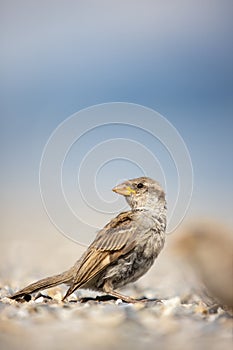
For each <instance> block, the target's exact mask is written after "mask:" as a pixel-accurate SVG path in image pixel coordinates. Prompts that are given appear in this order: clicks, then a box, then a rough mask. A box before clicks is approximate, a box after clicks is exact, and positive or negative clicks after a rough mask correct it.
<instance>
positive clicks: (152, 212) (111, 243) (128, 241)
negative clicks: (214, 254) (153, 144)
mask: <svg viewBox="0 0 233 350" xmlns="http://www.w3.org/2000/svg"><path fill="white" fill-rule="evenodd" d="M113 191H114V192H116V193H118V194H121V195H123V196H125V198H126V201H127V202H128V204H129V205H130V207H131V210H130V211H127V212H123V213H120V214H119V215H118V216H117V217H116V218H114V219H112V220H111V221H110V222H109V223H108V224H107V225H106V226H105V227H104V228H103V229H102V230H100V231H99V232H98V233H97V236H96V238H95V240H94V241H93V242H92V243H91V245H90V246H89V247H88V248H87V250H86V251H85V252H84V254H83V255H82V256H81V258H80V259H79V260H78V261H77V262H76V263H75V264H74V266H72V267H71V268H70V269H69V270H67V271H65V272H63V273H60V274H58V275H55V276H51V277H47V278H44V279H42V280H39V281H37V282H35V283H32V284H30V285H29V286H27V287H25V288H23V289H22V290H20V291H18V292H17V293H15V294H14V295H13V296H11V297H10V298H11V299H18V298H21V297H24V296H25V295H28V294H30V293H33V292H36V291H39V290H41V289H46V288H50V287H53V286H56V285H58V284H61V283H65V284H67V285H69V289H68V291H67V292H66V294H65V296H64V298H63V300H64V299H66V298H67V297H68V296H69V295H70V294H72V293H73V292H74V291H75V290H76V289H78V288H81V289H91V290H95V291H101V292H104V293H107V294H109V295H111V296H113V297H116V298H119V299H121V300H123V301H125V302H130V303H134V302H136V301H137V300H135V299H133V298H130V297H128V296H124V295H121V294H120V293H119V292H117V291H116V290H115V289H116V288H120V287H123V286H125V285H126V284H128V283H130V282H134V281H136V280H137V279H138V278H140V277H141V276H142V275H144V274H145V273H146V272H147V271H148V270H149V268H150V267H151V266H152V264H153V263H154V260H155V259H156V257H157V256H158V254H159V253H160V251H161V249H162V248H163V246H164V240H165V229H166V200H165V193H164V191H163V189H162V188H161V186H160V185H159V184H158V182H156V181H154V180H152V179H150V178H147V177H140V178H137V179H132V180H128V181H125V182H123V183H122V184H120V185H118V186H116V187H114V188H113Z"/></svg>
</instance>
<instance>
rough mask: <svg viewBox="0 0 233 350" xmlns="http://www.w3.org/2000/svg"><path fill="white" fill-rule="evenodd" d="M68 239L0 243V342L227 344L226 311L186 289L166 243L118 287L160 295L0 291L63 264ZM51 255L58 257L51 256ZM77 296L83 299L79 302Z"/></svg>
mask: <svg viewBox="0 0 233 350" xmlns="http://www.w3.org/2000/svg"><path fill="white" fill-rule="evenodd" d="M71 245H72V242H68V243H64V241H63V240H62V239H61V238H59V239H58V240H57V241H54V240H53V242H47V241H46V249H45V248H44V247H45V245H44V242H43V244H41V246H40V244H39V243H38V242H37V245H36V247H35V244H33V245H30V240H29V241H28V240H21V241H20V249H19V242H17V241H15V240H14V241H13V240H12V241H11V240H8V241H7V242H5V247H4V246H3V248H5V249H3V253H2V255H1V258H2V259H3V260H4V262H3V261H1V266H2V267H3V268H2V273H1V277H0V288H1V289H0V298H1V299H0V347H1V349H4V350H5V349H7V350H8V349H9V350H11V349H12V350H15V349H22V350H24V349H25V350H27V349H35V350H37V349H38V350H40V349H52V350H53V349H54V350H55V349H56V350H57V349H58V350H59V349H65V348H68V349H71V350H72V349H80V350H89V349H97V350H98V349H113V350H114V349H135V350H136V349H144V348H146V349H165V350H166V349H179V350H180V349H181V350H182V349H185V350H189V349H190V350H195V349H198V350H200V349H206V348H207V347H210V348H211V349H221V350H225V349H232V326H233V319H232V316H231V315H230V313H229V312H226V311H224V310H223V309H222V308H221V307H215V306H214V305H212V306H207V305H206V304H205V302H204V300H203V299H202V297H200V296H199V295H198V294H197V293H196V292H195V293H194V291H193V289H192V287H191V284H190V283H189V281H186V279H185V277H184V275H183V273H181V271H180V267H179V265H176V261H175V260H174V257H173V256H172V254H171V249H169V244H167V247H166V249H165V250H164V252H163V253H162V254H161V256H160V257H159V259H158V261H157V262H156V264H155V266H154V267H153V268H152V269H151V271H150V272H149V273H148V274H147V275H146V276H145V277H143V278H142V279H141V280H139V281H138V282H137V283H136V284H135V285H133V286H129V287H128V288H127V289H125V290H122V292H124V293H125V294H127V295H130V296H133V297H138V298H140V297H147V298H149V299H153V298H159V299H160V300H161V301H149V302H147V303H141V302H139V303H136V304H126V303H123V302H122V301H121V300H105V299H104V298H102V300H101V298H100V299H96V294H94V293H91V292H89V291H78V293H77V294H72V295H71V296H70V298H69V300H68V302H65V303H63V302H61V298H62V295H63V294H64V292H65V290H66V287H65V286H64V287H63V286H61V287H60V286H59V287H56V288H53V289H51V290H47V291H43V294H42V295H41V294H37V295H36V296H35V297H34V298H33V299H32V300H30V301H29V302H22V303H19V302H16V301H12V300H10V299H8V298H7V295H9V294H10V293H12V292H13V291H15V290H17V289H18V288H19V287H23V286H24V285H25V284H27V283H29V282H32V281H33V280H36V279H37V278H40V277H44V276H45V275H48V274H50V273H54V272H59V271H62V270H64V269H65V268H66V267H68V266H69V265H68V266H67V263H69V261H72V262H74V261H75V260H76V258H77V256H79V255H80V254H79V253H78V255H77V247H71ZM52 247H53V248H52ZM54 247H56V249H54ZM80 249H81V248H80ZM26 251H27V254H25V252H26ZM49 251H50V252H51V251H52V254H51V253H50V256H51V255H52V256H51V260H52V262H51V264H48V252H49ZM80 252H81V250H80ZM58 255H59V257H60V256H64V260H62V259H59V261H57V262H56V261H55V260H54V259H55V257H56V256H58ZM16 256H17V259H18V262H17V264H16V263H15V260H16ZM66 256H67V257H68V258H67V259H66ZM29 259H30V268H29V264H28V261H29ZM46 259H47V260H46ZM67 260H68V261H67ZM64 261H65V262H66V264H64ZM71 264H72V263H71ZM71 264H70V265H71ZM80 298H86V299H83V300H82V302H80V301H79V300H80Z"/></svg>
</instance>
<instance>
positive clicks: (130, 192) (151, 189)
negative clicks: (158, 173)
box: [112, 177, 166, 210]
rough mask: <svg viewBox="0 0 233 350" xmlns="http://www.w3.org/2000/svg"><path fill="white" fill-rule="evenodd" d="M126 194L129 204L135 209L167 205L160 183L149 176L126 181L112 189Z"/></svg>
mask: <svg viewBox="0 0 233 350" xmlns="http://www.w3.org/2000/svg"><path fill="white" fill-rule="evenodd" d="M112 190H113V191H114V192H116V193H118V194H121V195H123V196H125V198H126V200H127V202H128V204H129V205H130V206H131V208H132V209H133V210H135V209H154V208H156V207H158V206H160V204H161V205H163V206H165V204H166V201H165V193H164V191H163V189H162V187H161V186H160V184H159V183H158V182H157V181H155V180H153V179H150V178H149V177H139V178H136V179H132V180H128V181H125V182H123V183H121V184H119V185H117V186H116V187H114V188H113V189H112Z"/></svg>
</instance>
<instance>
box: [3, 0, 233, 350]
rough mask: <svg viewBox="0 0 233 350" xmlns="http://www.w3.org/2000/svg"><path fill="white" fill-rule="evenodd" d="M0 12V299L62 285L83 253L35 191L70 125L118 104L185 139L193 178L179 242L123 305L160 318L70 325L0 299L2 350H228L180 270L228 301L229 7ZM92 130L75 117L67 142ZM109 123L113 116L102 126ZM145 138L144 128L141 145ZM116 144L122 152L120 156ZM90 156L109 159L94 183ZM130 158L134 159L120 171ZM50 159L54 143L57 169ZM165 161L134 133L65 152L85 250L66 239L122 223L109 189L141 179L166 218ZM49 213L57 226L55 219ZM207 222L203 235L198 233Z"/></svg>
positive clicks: (148, 0) (23, 4) (232, 46)
mask: <svg viewBox="0 0 233 350" xmlns="http://www.w3.org/2000/svg"><path fill="white" fill-rule="evenodd" d="M0 7H1V8H0V47H1V54H0V55H1V61H0V62H1V65H0V66H1V68H0V69H1V79H0V108H1V129H0V133H1V134H0V157H1V172H0V184H1V204H0V239H1V241H0V242H1V243H0V263H1V270H0V291H1V293H2V294H1V295H9V293H11V292H12V290H16V289H18V288H20V287H21V288H22V287H24V286H25V285H26V284H27V283H30V282H32V280H36V279H37V278H41V277H44V276H45V275H49V274H52V273H57V272H60V271H63V270H64V269H66V268H68V267H70V266H71V265H72V264H73V263H74V261H76V259H77V258H78V257H79V256H80V254H81V253H82V252H83V250H84V247H82V246H81V245H78V244H75V243H74V242H73V241H72V240H70V239H67V237H65V236H64V235H62V234H61V233H60V231H59V229H58V228H57V227H56V222H55V223H52V222H51V220H50V218H49V216H48V215H47V213H46V211H45V208H44V206H43V203H42V199H41V194H40V186H39V171H40V161H41V157H42V154H43V150H44V147H45V145H46V143H47V141H48V139H49V137H50V136H51V134H52V133H53V132H54V131H55V129H56V128H57V127H58V126H59V125H60V124H61V123H63V122H65V123H66V121H67V118H68V117H70V116H71V115H73V114H74V113H77V112H78V111H80V110H82V109H84V108H88V107H90V106H93V105H97V104H102V103H109V102H115V101H116V102H124V103H131V104H139V105H143V106H145V107H148V108H151V109H153V110H155V111H157V112H158V113H160V114H161V115H162V116H164V117H165V118H166V119H167V120H168V121H169V122H170V123H171V125H173V127H174V128H175V129H176V130H177V131H178V133H179V134H180V136H181V138H183V140H184V142H185V144H186V146H187V148H188V151H189V153H190V157H191V161H192V166H193V174H194V188H193V196H192V200H191V203H190V207H189V210H188V212H187V213H186V216H185V218H184V224H186V226H183V225H182V226H180V227H179V230H181V231H182V230H183V236H182V232H181V236H180V238H179V234H180V233H179V232H178V233H177V234H172V235H169V236H168V237H167V244H166V249H164V250H163V252H162V253H161V255H160V257H159V259H158V261H157V262H156V264H155V266H153V268H152V269H151V270H150V271H149V273H148V274H146V276H145V277H143V278H142V279H141V280H140V281H139V282H138V283H137V285H136V287H135V289H132V288H131V287H129V288H131V289H130V290H128V292H126V294H128V295H135V294H136V295H139V296H142V295H146V296H147V297H149V298H150V297H158V298H161V299H165V300H164V304H162V305H160V306H158V308H156V307H152V308H145V309H144V311H143V310H142V311H141V309H140V308H137V307H135V308H132V307H131V306H130V305H126V306H124V305H120V306H119V305H117V306H116V305H109V304H106V305H103V304H101V305H93V304H92V307H90V308H88V305H84V307H82V306H83V304H76V303H75V304H74V305H73V306H74V308H73V310H74V312H73V313H72V312H71V309H70V308H71V305H66V306H68V308H64V307H63V306H62V305H59V304H56V303H55V305H52V306H51V307H49V306H50V305H44V303H42V304H40V303H39V304H38V307H36V306H35V305H36V304H35V303H32V304H30V303H26V305H25V304H21V305H20V306H19V305H14V304H13V305H7V304H8V303H9V299H7V298H5V299H7V301H6V303H7V304H3V303H4V301H3V302H2V301H1V305H0V306H1V317H0V338H1V339H0V343H1V344H2V347H3V348H5V349H6V348H7V349H12V350H13V349H18V348H19V344H20V346H21V348H22V347H23V348H24V349H32V348H34V349H41V348H43V349H44V348H51V349H56V350H57V349H64V348H67V344H69V346H70V347H71V348H74V349H76V348H77V339H78V341H79V346H81V347H82V349H90V348H95V349H103V348H112V349H119V348H122V349H126V348H132V347H133V348H135V349H142V348H145V347H146V348H148V349H150V348H151V349H154V344H157V345H158V344H159V345H158V346H159V348H163V349H171V348H173V349H192V350H195V349H198V350H200V349H206V348H207V347H211V349H216V350H218V349H231V347H232V333H231V329H232V328H231V327H232V323H230V318H229V317H227V316H224V314H223V315H222V314H221V313H223V310H222V309H220V311H219V313H216V311H215V314H211V312H209V310H208V309H207V308H206V305H205V304H203V300H205V299H200V298H199V299H198V298H197V297H196V295H195V293H194V292H193V289H192V287H190V284H189V282H187V281H188V279H189V277H190V273H189V271H188V270H187V271H186V273H187V275H186V276H187V277H188V278H186V277H184V276H183V274H182V273H183V269H184V267H185V268H186V265H188V264H186V263H187V262H188V263H190V264H191V265H192V267H193V268H194V270H196V272H198V274H197V279H198V282H194V283H193V285H194V286H195V287H196V289H197V290H198V293H199V295H201V293H200V291H202V289H200V288H199V282H200V281H201V282H202V281H203V280H204V282H205V283H204V287H205V288H207V290H208V291H209V292H210V294H211V296H214V297H216V298H217V300H220V302H222V303H226V304H228V305H232V294H230V293H227V292H229V291H230V289H231V286H232V284H231V276H232V272H231V271H232V270H231V268H232V260H231V259H232V249H231V244H232V239H231V238H229V237H228V236H227V235H226V237H225V232H229V231H232V225H233V219H232V210H233V199H232V198H233V181H232V179H233V162H232V149H233V137H232V131H233V98H232V97H233V72H232V70H233V64H232V62H233V40H232V27H233V22H232V17H233V2H232V0H222V1H218V0H203V1H199V0H188V1H187V0H171V1H169V0H140V1H139V0H118V1H114V0H113V1H109V0H108V1H107V0H106V1H103V0H99V1H95V0H85V1H82V0H76V1H74V0H70V1H64V0H46V1H45V0H40V1H37V0H34V1H32V0H21V1H17V0H1V1H0ZM131 106H132V105H131ZM102 117H103V116H102V114H101V113H100V114H98V113H97V114H96V115H94V117H93V116H92V118H93V119H92V122H90V119H88V118H89V117H88V118H85V113H84V114H81V115H80V118H79V123H80V124H79V126H78V129H77V132H78V131H81V130H84V129H85V128H86V127H87V124H88V123H89V124H88V125H89V127H90V128H91V127H92V126H94V125H96V123H97V124H98V123H100V122H101V120H102ZM130 118H132V114H130ZM133 118H135V123H137V122H138V121H139V120H141V116H140V115H136V114H135V115H133ZM113 119H114V113H113V114H112V113H110V114H109V121H110V122H112V121H114V120H113ZM131 124H134V120H132V119H131ZM63 125H66V124H63ZM147 126H148V125H147ZM154 128H155V125H154V122H153V121H152V122H151V131H152V130H153V129H154ZM149 130H150V126H149ZM75 131H76V130H75V129H71V131H70V135H72V133H75ZM63 136H64V134H63V135H62V134H60V139H59V141H60V142H61V144H62V142H63V141H64V137H63ZM65 136H67V135H66V134H65ZM68 136H69V135H68ZM121 137H123V138H125V139H126V140H132V142H131V143H130V144H129V143H128V144H126V143H125V142H123V141H122V142H120V138H121ZM109 139H113V143H112V145H111V147H110V143H106V144H105V148H102V146H103V144H101V143H102V142H105V141H108V140H109ZM172 141H173V138H172ZM114 142H117V143H114ZM139 144H140V145H141V146H140V147H141V148H140V149H141V150H142V149H143V146H144V147H147V149H149V153H147V156H144V155H146V153H145V152H144V153H143V152H141V151H137V150H138V148H137V147H138V145H139ZM93 149H98V150H99V155H105V154H107V155H108V157H110V159H111V152H110V153H108V151H109V150H111V151H117V152H116V153H113V154H116V155H117V156H116V158H114V156H112V159H113V160H111V161H110V162H105V160H106V159H105V160H103V162H102V163H100V164H98V163H97V165H98V169H95V168H94V169H93V168H91V166H93V164H95V163H94V161H95V160H96V157H95V153H93V152H92V151H93ZM129 150H133V152H132V154H133V155H134V156H136V158H133V159H131V157H128V154H129V152H128V151H129ZM59 154H60V145H59V143H58V148H57V152H54V158H55V155H56V156H57V155H59ZM126 155H127V157H128V158H129V159H128V160H127V159H124V157H126ZM87 156H88V157H87ZM151 157H154V159H157V162H154V161H151V159H152V158H151ZM170 158H171V157H170ZM170 158H169V155H168V154H167V152H166V149H164V147H162V145H161V143H160V142H159V141H158V140H156V138H155V137H154V138H153V137H151V135H150V134H148V133H146V132H143V131H142V130H139V129H136V128H134V127H132V125H131V126H128V127H127V126H123V125H115V126H112V125H105V126H104V125H102V127H101V128H95V129H93V130H92V131H90V132H87V133H86V134H85V135H83V137H82V138H81V139H80V140H79V141H77V142H75V143H74V144H73V145H72V147H71V148H70V150H69V153H68V154H67V157H66V159H65V162H64V164H63V165H64V169H62V171H63V176H64V177H63V179H62V180H63V190H64V195H66V197H67V199H68V202H69V204H70V205H71V209H74V211H75V213H76V214H80V213H81V212H82V215H84V216H85V215H86V216H85V220H86V221H87V223H88V224H89V225H91V226H92V227H91V226H90V227H89V228H90V232H91V234H90V236H88V237H87V232H86V230H80V229H79V227H78V226H77V235H78V236H77V238H78V239H79V240H83V241H85V243H88V242H89V241H90V240H91V239H92V238H94V236H95V233H96V227H99V226H102V225H103V224H104V223H105V222H106V221H108V220H109V218H110V217H112V216H114V215H115V211H114V210H113V211H112V212H111V209H112V208H113V209H114V208H117V211H120V210H122V208H123V207H124V206H125V204H124V201H123V198H122V199H119V200H120V201H121V202H119V205H118V202H116V195H115V194H114V193H112V192H111V188H112V187H113V186H114V185H115V184H116V182H119V181H120V180H122V179H125V178H132V177H136V176H141V175H143V174H144V173H146V174H147V175H149V176H151V177H154V178H156V179H158V180H159V181H161V182H162V183H163V185H164V178H165V180H166V181H165V182H166V184H167V187H166V191H167V198H168V209H169V213H170V212H171V210H172V208H171V207H172V206H173V205H174V203H175V193H176V192H177V190H178V181H177V174H176V167H175V165H176V164H174V162H172V161H171V159H170ZM50 159H51V161H52V160H53V157H51V158H50ZM131 160H132V161H131ZM141 161H143V166H141ZM155 164H156V166H154V165H155ZM159 164H161V167H159ZM81 165H82V170H83V171H82V177H81V178H80V179H81V180H82V181H81V182H82V188H81V192H82V193H80V194H78V185H79V181H78V169H80V166H81ZM91 169H92V170H91ZM47 170H49V164H48V167H47ZM157 170H158V171H157ZM184 170H185V167H184ZM184 173H185V172H184ZM183 175H184V174H183ZM189 178H190V173H187V179H188V180H190V179H189ZM46 179H47V178H46ZM48 180H49V181H48V182H46V186H47V188H48V189H49V190H50V195H51V198H52V199H53V198H54V205H52V209H53V208H54V209H56V208H58V209H59V208H60V207H59V205H60V203H61V197H60V198H59V196H57V193H56V191H55V192H54V193H53V192H51V191H52V189H53V187H52V186H50V184H53V174H52V173H51V172H50V171H48ZM56 180H57V179H54V182H56ZM94 183H95V187H93V184H94ZM181 186H182V188H184V182H182V183H181ZM81 194H83V196H84V197H82V196H81ZM53 195H54V197H53ZM79 199H80V202H79V201H78V200H79ZM62 200H63V201H64V197H63V198H62ZM64 203H65V201H64ZM52 204H53V203H52ZM88 205H89V207H88ZM93 205H94V209H95V210H93V211H92V213H91V215H90V214H89V211H88V210H90V208H91V207H92V206H93ZM87 207H88V210H86V208H87ZM67 208H68V206H67ZM102 209H104V210H102ZM58 213H59V214H60V215H59V216H60V218H63V216H65V213H64V212H63V210H60V212H59V211H58ZM169 215H170V214H169ZM213 218H214V219H215V220H216V221H217V222H218V225H216V224H215V223H213V222H212V220H213ZM207 219H208V220H210V222H211V224H210V225H207V226H202V224H199V222H202V220H207ZM190 222H192V223H194V224H195V225H196V226H195V225H194V226H192V225H193V224H190ZM54 224H55V225H54ZM190 225H191V226H190ZM225 226H226V228H225ZM74 227H76V226H75V225H74ZM185 227H186V228H185ZM64 231H66V229H65V230H64ZM193 232H194V233H195V236H193ZM64 233H66V232H64ZM187 233H189V235H187ZM231 233H232V232H231ZM213 237H214V239H213ZM224 237H225V238H224ZM203 238H204V239H203ZM174 242H175V249H174V248H172V246H173V243H174ZM211 244H212V245H211ZM206 252H208V254H206ZM171 253H173V255H172V254H171ZM179 256H183V258H184V261H181V264H180V262H176V258H177V257H179ZM216 257H217V259H216ZM230 266H231V267H230ZM11 288H12V289H11ZM64 290H65V289H64ZM64 290H62V293H63V292H64ZM226 291H227V292H226ZM137 293H138V294H137ZM84 295H85V296H87V295H88V292H87V291H85V292H84ZM169 298H170V299H169ZM211 300H212V299H211ZM212 304H213V301H211V303H210V305H212ZM203 305H204V306H203ZM207 305H208V303H207ZM53 306H54V307H53ZM86 306H87V307H86ZM55 309H56V310H55ZM28 310H29V311H28ZM82 310H84V311H82ZM85 310H86V311H85ZM101 310H102V311H101ZM109 310H110V312H109ZM111 310H112V311H111ZM124 310H125V311H124ZM156 310H157V311H156ZM188 310H189V311H188ZM216 310H217V309H216ZM123 311H124V313H123V316H122V312H123ZM207 314H208V316H206V315H207ZM119 315H120V316H119ZM109 317H110V318H109ZM135 317H136V318H135ZM118 322H119V325H118ZM25 325H26V327H25ZM112 325H113V326H112ZM114 325H115V326H114ZM90 329H91V330H92V334H91V336H90V331H89V330H90ZM87 332H88V333H87ZM54 339H56V340H57V342H56V341H54ZM103 340H104V344H103ZM85 344H86V345H85ZM109 344H110V345H109Z"/></svg>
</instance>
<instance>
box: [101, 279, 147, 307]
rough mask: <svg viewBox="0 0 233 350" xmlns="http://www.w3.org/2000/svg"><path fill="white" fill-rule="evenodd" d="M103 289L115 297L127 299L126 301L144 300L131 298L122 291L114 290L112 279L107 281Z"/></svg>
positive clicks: (136, 301)
mask: <svg viewBox="0 0 233 350" xmlns="http://www.w3.org/2000/svg"><path fill="white" fill-rule="evenodd" d="M103 290H104V292H105V293H107V294H110V295H112V296H113V297H116V298H117V299H121V300H123V301H125V302H126V303H138V302H141V301H142V302H143V301H144V300H145V299H144V300H137V299H134V298H130V297H128V296H126V295H122V294H121V293H118V292H116V291H115V290H113V288H112V283H111V282H110V281H107V282H105V284H104V286H103Z"/></svg>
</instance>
